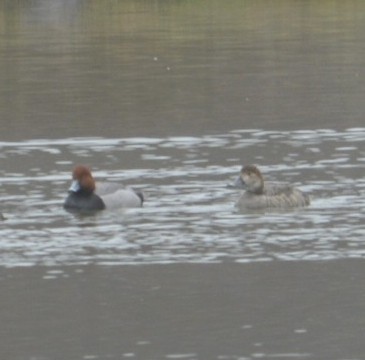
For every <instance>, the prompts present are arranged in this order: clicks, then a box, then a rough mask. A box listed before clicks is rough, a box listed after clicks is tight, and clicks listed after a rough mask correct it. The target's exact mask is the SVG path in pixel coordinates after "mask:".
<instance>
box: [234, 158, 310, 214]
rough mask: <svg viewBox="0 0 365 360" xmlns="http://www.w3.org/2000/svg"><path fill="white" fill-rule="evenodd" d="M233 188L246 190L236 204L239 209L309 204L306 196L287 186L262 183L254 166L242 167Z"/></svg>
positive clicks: (259, 174) (260, 176) (261, 178)
mask: <svg viewBox="0 0 365 360" xmlns="http://www.w3.org/2000/svg"><path fill="white" fill-rule="evenodd" d="M234 187H236V188H240V189H245V190H246V191H245V192H244V193H243V194H242V195H241V197H240V198H239V200H238V202H237V206H238V207H240V208H247V209H264V208H290V207H301V206H306V205H309V203H310V199H309V196H308V195H307V194H305V193H303V192H302V191H300V190H298V189H296V188H294V187H292V186H290V185H288V184H280V183H269V182H264V179H263V177H262V174H261V172H260V170H259V169H258V168H257V167H256V166H255V165H247V166H243V167H242V169H241V172H240V175H239V177H238V178H237V180H236V182H235V184H234Z"/></svg>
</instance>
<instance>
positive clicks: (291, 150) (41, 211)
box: [0, 128, 365, 267]
mask: <svg viewBox="0 0 365 360" xmlns="http://www.w3.org/2000/svg"><path fill="white" fill-rule="evenodd" d="M364 139H365V129H364V128H356V129H355V128H353V129H348V130H346V131H344V132H336V131H333V130H320V131H292V132H275V131H262V130H246V131H240V130H238V131H232V132H230V133H227V134H221V135H215V136H202V137H171V138H123V139H105V138H78V139H60V140H57V141H53V140H30V141H24V142H2V143H0V147H1V150H2V151H1V154H2V161H3V164H4V165H3V167H2V169H1V177H0V183H1V184H2V187H1V193H0V195H1V199H2V212H3V213H4V215H5V216H6V217H7V220H6V221H3V222H2V223H1V228H0V237H1V238H2V239H4V240H3V241H2V249H1V255H0V256H1V258H0V259H1V263H2V265H5V266H10V267H11V266H19V265H24V266H25V265H34V264H44V265H56V264H62V265H66V264H89V263H93V264H104V265H105V264H108V265H109V264H142V263H143V264H153V263H181V262H199V263H206V262H222V261H234V262H252V261H267V260H272V259H284V260H303V259H305V260H313V259H315V260H319V259H321V260H323V259H339V258H348V257H362V256H364V252H365V247H364V245H363V238H364V234H365V232H364V227H363V221H362V219H363V216H364V208H365V207H364V197H363V194H364V188H365V183H364V178H363V168H364V161H365V153H364V151H363V150H362V149H361V147H360V145H361V144H362V143H363V141H364ZM268 149H270V150H268ZM69 159H73V162H71V161H70V160H69ZM74 163H85V164H88V165H90V166H92V168H93V170H94V171H93V172H94V175H95V177H96V178H108V179H110V180H112V181H122V182H123V183H125V184H128V185H134V186H135V187H136V188H138V189H141V190H143V191H144V192H145V194H146V202H145V206H144V207H143V208H142V209H130V210H123V211H119V212H116V213H115V212H108V211H104V212H101V213H98V214H96V215H93V216H86V217H79V216H74V215H72V214H69V213H66V212H65V211H64V210H63V208H62V202H63V199H64V197H65V195H66V189H67V188H68V184H69V181H70V170H71V168H72V166H73V164H74ZM243 163H246V164H247V163H256V164H259V165H260V166H261V167H262V170H263V172H264V174H265V175H266V177H267V178H269V179H270V180H278V181H288V182H290V183H292V184H295V185H296V186H298V187H300V188H301V189H302V190H304V191H307V192H309V193H310V194H311V196H312V204H311V206H310V207H309V208H304V209H296V210H290V211H266V212H248V213H242V212H239V211H238V210H237V209H236V208H235V207H234V203H235V199H236V198H237V196H239V192H237V190H231V189H229V188H227V187H226V185H227V184H228V183H229V182H230V181H232V179H233V178H234V177H235V176H236V175H237V172H238V170H239V168H240V166H241V165H242V164H243ZM20 164H22V166H20ZM124 167H125V169H124Z"/></svg>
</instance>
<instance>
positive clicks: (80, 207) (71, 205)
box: [63, 192, 105, 212]
mask: <svg viewBox="0 0 365 360" xmlns="http://www.w3.org/2000/svg"><path fill="white" fill-rule="evenodd" d="M63 207H64V208H65V209H66V210H70V211H80V212H88V211H97V210H104V209H105V204H104V202H103V200H102V199H101V198H100V197H99V196H98V195H96V194H94V193H92V194H83V193H74V192H72V193H70V194H69V195H68V196H67V198H66V200H65V202H64V204H63Z"/></svg>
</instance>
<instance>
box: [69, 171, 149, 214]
mask: <svg viewBox="0 0 365 360" xmlns="http://www.w3.org/2000/svg"><path fill="white" fill-rule="evenodd" d="M72 179H73V181H72V184H71V187H70V188H69V195H68V196H67V198H66V200H65V202H64V204H63V207H64V208H65V209H67V210H71V211H86V212H87V211H95V210H103V209H116V208H126V207H128V208H129V207H141V206H142V204H143V194H142V193H139V192H135V191H134V190H133V189H130V188H123V187H122V186H121V185H120V184H116V183H108V182H106V183H104V182H103V183H95V180H94V178H93V177H92V175H91V172H90V169H89V168H88V167H86V166H83V165H78V166H76V167H75V168H74V169H73V172H72Z"/></svg>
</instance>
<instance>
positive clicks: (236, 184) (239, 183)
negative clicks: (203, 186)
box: [227, 176, 246, 189]
mask: <svg viewBox="0 0 365 360" xmlns="http://www.w3.org/2000/svg"><path fill="white" fill-rule="evenodd" d="M227 187H229V188H231V189H245V188H246V184H245V183H244V182H243V181H242V179H241V177H240V176H239V177H238V178H237V179H236V181H235V182H234V183H232V184H228V185H227Z"/></svg>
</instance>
